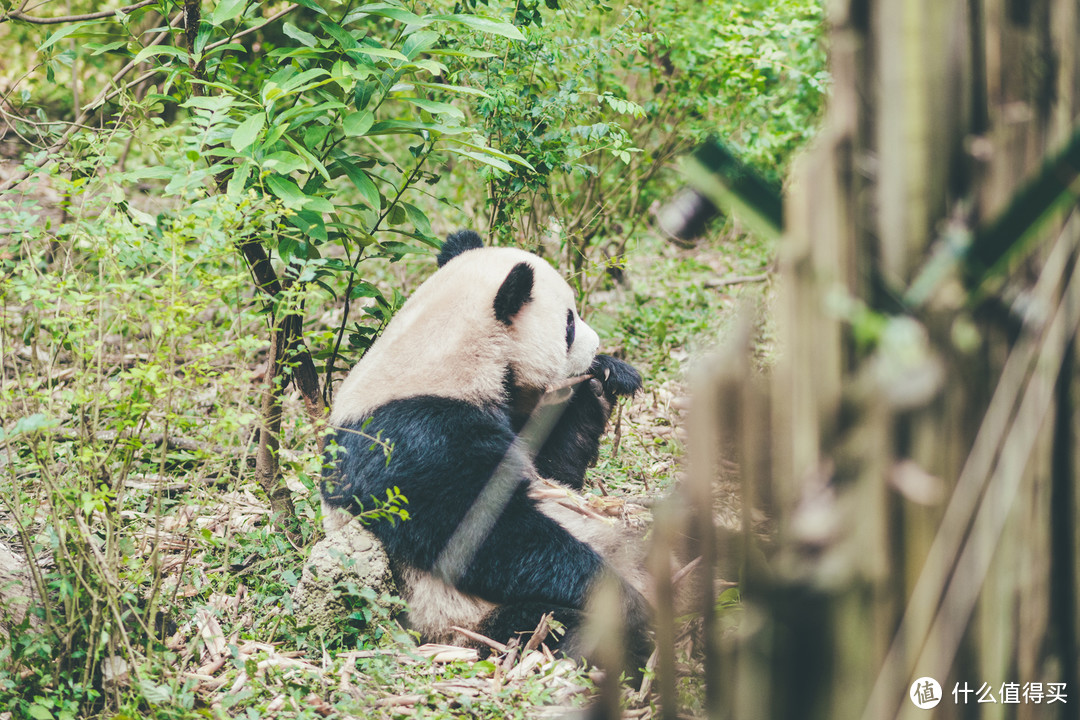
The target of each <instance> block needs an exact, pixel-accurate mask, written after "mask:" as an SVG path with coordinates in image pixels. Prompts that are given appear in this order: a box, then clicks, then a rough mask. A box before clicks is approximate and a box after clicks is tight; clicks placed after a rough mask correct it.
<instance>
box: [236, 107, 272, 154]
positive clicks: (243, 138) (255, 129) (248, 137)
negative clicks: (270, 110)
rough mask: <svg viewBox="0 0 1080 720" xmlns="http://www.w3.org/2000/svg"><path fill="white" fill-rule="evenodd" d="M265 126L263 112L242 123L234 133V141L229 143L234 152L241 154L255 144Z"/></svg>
mask: <svg viewBox="0 0 1080 720" xmlns="http://www.w3.org/2000/svg"><path fill="white" fill-rule="evenodd" d="M265 124H266V117H265V116H264V115H263V114H262V113H261V112H257V113H255V114H254V115H252V116H251V117H249V118H247V119H246V120H244V121H243V122H242V123H240V124H239V125H238V126H237V127H236V130H234V131H233V135H232V139H231V140H230V141H229V144H230V145H232V148H233V150H235V151H236V152H240V151H241V150H243V149H244V148H246V147H247V146H248V145H250V144H251V143H253V142H255V138H256V137H258V136H259V132H261V131H262V129H263V126H264V125H265Z"/></svg>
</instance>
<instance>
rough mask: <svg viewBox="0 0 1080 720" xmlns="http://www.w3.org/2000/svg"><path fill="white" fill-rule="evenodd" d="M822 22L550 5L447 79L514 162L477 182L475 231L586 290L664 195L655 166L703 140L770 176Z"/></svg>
mask: <svg viewBox="0 0 1080 720" xmlns="http://www.w3.org/2000/svg"><path fill="white" fill-rule="evenodd" d="M519 22H521V23H522V24H523V25H524V24H527V23H526V22H525V21H523V20H519ZM822 22H823V18H822V14H821V8H820V5H819V4H818V3H816V2H813V1H811V0H786V1H785V2H779V3H757V4H741V3H705V4H702V3H695V2H688V1H687V0H652V1H651V2H645V3H618V4H614V5H607V4H603V3H582V4H572V5H564V6H563V7H561V8H560V9H559V11H558V12H555V13H552V14H551V15H550V16H549V17H548V18H547V21H546V23H545V24H544V25H543V27H542V28H541V27H530V28H525V29H524V34H525V36H526V38H527V41H526V42H523V43H517V44H514V45H512V46H509V47H507V48H506V49H505V50H504V51H503V52H501V53H493V57H491V58H487V59H484V60H479V61H477V62H476V63H475V64H474V67H473V68H472V69H471V70H470V71H469V72H467V73H463V74H462V77H469V78H474V79H473V80H472V81H471V82H473V83H474V84H477V85H483V86H484V87H486V88H487V89H488V97H486V98H482V99H480V100H479V101H478V102H477V104H476V113H477V118H478V120H482V122H483V127H484V130H485V132H486V133H487V135H488V138H489V141H490V142H491V143H492V144H495V145H498V146H499V147H501V148H503V149H504V150H506V151H512V152H515V153H517V154H519V155H520V156H521V157H522V158H524V159H525V160H527V161H528V163H529V166H530V167H525V166H516V167H514V168H512V172H510V173H498V172H492V171H490V170H486V169H485V170H482V172H481V176H482V177H483V179H484V180H485V182H486V187H485V188H484V190H485V195H486V203H487V207H488V218H487V224H488V226H489V227H491V228H492V230H493V231H495V233H496V234H497V235H498V236H499V237H501V238H503V239H504V241H506V242H511V243H513V244H524V245H526V246H527V247H531V248H534V249H537V248H540V249H543V247H544V246H545V244H557V245H559V246H560V247H561V249H562V252H563V254H564V256H565V258H566V263H565V264H566V266H567V268H568V269H569V270H571V272H572V273H573V275H574V279H575V282H576V284H577V287H578V289H579V290H580V291H582V292H584V293H586V294H587V293H588V292H589V291H590V290H592V289H593V288H595V287H597V286H598V285H599V283H600V282H602V281H603V279H604V278H605V277H606V274H607V273H606V272H605V271H608V270H611V269H613V268H618V267H620V266H621V265H622V264H623V263H624V262H625V258H624V254H625V252H626V250H627V246H628V243H629V242H630V241H631V240H636V239H637V237H638V236H639V235H640V234H641V232H642V231H643V229H644V228H645V227H646V225H647V223H648V217H649V213H650V209H651V208H652V207H653V205H654V204H655V203H657V202H661V201H662V200H663V199H664V198H665V197H666V195H667V193H668V192H670V190H671V187H672V182H673V177H672V175H671V173H670V170H669V167H668V163H669V161H670V160H671V159H672V158H673V157H675V156H676V155H678V154H681V153H685V152H687V151H688V150H690V149H692V148H693V147H694V146H695V145H696V144H698V143H700V142H701V141H702V140H703V139H704V138H705V137H706V136H707V135H709V134H713V133H716V134H719V135H721V136H722V137H724V138H725V139H726V140H727V141H728V142H729V143H730V144H732V145H734V146H735V147H738V148H740V149H741V152H742V154H744V155H745V157H746V158H747V159H748V160H750V161H751V162H752V163H753V164H754V165H755V166H757V167H758V168H759V169H760V170H762V171H765V172H767V173H771V174H776V175H779V174H782V173H783V171H784V169H785V168H786V166H787V163H788V161H789V160H790V158H791V156H792V155H793V154H794V153H795V151H796V150H798V149H799V148H800V147H802V146H803V145H804V144H805V142H806V141H807V140H808V139H809V138H810V137H811V136H812V134H813V129H814V127H815V124H816V118H817V117H818V115H819V113H820V111H821V108H822V104H823V98H824V93H825V89H826V85H827V73H826V69H825V56H824V52H823V49H822V47H821V43H820V37H821V26H822ZM479 39H481V40H483V39H482V38H479ZM478 48H479V49H485V48H487V45H486V44H481V45H479V46H478Z"/></svg>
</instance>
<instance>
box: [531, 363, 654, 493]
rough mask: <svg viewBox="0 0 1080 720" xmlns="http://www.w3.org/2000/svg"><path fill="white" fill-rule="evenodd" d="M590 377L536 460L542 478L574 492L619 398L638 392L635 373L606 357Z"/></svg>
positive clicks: (595, 454)
mask: <svg viewBox="0 0 1080 720" xmlns="http://www.w3.org/2000/svg"><path fill="white" fill-rule="evenodd" d="M589 374H590V375H592V376H593V379H592V380H590V381H589V382H587V383H582V384H581V385H579V386H578V387H577V389H576V390H575V391H574V394H573V396H572V397H571V398H570V400H569V401H568V402H567V403H566V407H565V409H564V410H563V413H562V415H561V416H560V417H559V420H558V422H556V423H555V427H554V428H553V429H552V431H551V434H549V435H548V437H547V440H546V441H545V442H544V444H543V445H542V446H541V448H540V451H539V452H538V453H537V454H536V459H535V464H536V470H537V472H539V473H540V475H541V477H545V478H548V479H550V480H554V481H556V482H559V483H562V484H563V485H567V486H569V487H572V488H574V489H575V490H580V489H581V488H582V487H583V486H584V484H585V470H586V469H587V468H589V467H591V466H592V465H595V464H596V460H597V458H598V457H599V454H600V436H601V435H603V434H604V431H605V430H606V429H607V422H608V418H609V417H611V410H612V408H613V407H615V403H616V402H617V400H618V398H619V397H620V396H624V395H633V394H634V393H636V392H637V391H638V390H640V389H641V375H640V374H638V371H637V370H635V369H634V368H633V366H631V365H629V364H628V363H625V362H623V361H622V360H616V359H615V358H613V357H610V356H608V355H597V356H596V359H595V360H593V364H592V366H591V367H590V368H589Z"/></svg>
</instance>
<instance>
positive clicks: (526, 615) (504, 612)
mask: <svg viewBox="0 0 1080 720" xmlns="http://www.w3.org/2000/svg"><path fill="white" fill-rule="evenodd" d="M547 613H551V614H552V620H554V621H555V622H556V623H558V624H559V625H560V626H561V627H560V628H558V629H556V630H555V631H553V632H549V633H548V635H547V637H546V638H545V639H544V644H545V645H547V646H548V648H549V649H551V650H553V651H556V652H562V653H563V654H565V655H566V656H567V657H571V658H574V659H575V660H576V659H579V658H580V656H581V655H583V654H584V653H581V654H580V655H579V654H578V652H579V651H580V650H581V649H583V645H582V643H581V642H580V634H581V629H582V628H583V626H584V623H585V613H584V612H583V611H581V610H578V609H576V608H569V607H559V606H554V607H553V606H551V605H550V604H548V603H542V602H528V601H525V602H518V603H512V604H509V605H499V606H498V607H496V608H495V609H494V610H492V611H491V612H490V613H488V614H487V616H486V617H485V618H484V619H483V620H482V621H481V622H480V624H479V626H478V627H477V629H476V631H477V632H478V633H480V634H481V635H484V636H486V637H489V638H491V639H493V640H497V641H498V642H506V641H507V640H509V639H511V638H513V637H518V636H521V637H522V643H523V644H524V643H525V642H528V638H526V637H524V636H525V635H528V634H530V633H532V632H533V631H534V630H536V628H537V627H538V626H539V625H540V619H541V618H543V617H544V615H545V614H547Z"/></svg>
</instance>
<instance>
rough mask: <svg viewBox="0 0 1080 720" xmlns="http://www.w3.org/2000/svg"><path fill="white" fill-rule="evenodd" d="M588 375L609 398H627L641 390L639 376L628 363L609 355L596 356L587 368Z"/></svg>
mask: <svg viewBox="0 0 1080 720" xmlns="http://www.w3.org/2000/svg"><path fill="white" fill-rule="evenodd" d="M589 374H590V375H592V376H593V377H594V378H596V379H597V380H599V381H600V382H601V383H602V384H603V387H604V395H606V396H608V397H609V398H614V397H618V396H629V395H633V394H634V393H636V392H637V391H638V390H640V389H641V375H640V374H639V373H638V371H637V370H635V369H634V367H633V366H632V365H630V364H629V363H625V362H623V361H622V360H617V359H616V358H613V357H611V356H610V355H597V356H596V357H595V358H594V359H593V362H592V366H591V367H590V368H589Z"/></svg>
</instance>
